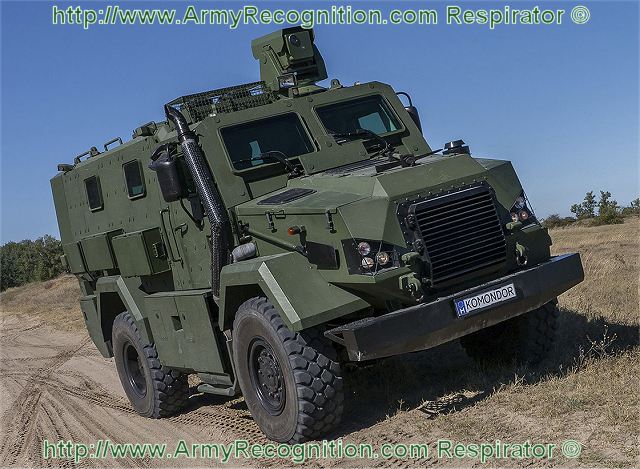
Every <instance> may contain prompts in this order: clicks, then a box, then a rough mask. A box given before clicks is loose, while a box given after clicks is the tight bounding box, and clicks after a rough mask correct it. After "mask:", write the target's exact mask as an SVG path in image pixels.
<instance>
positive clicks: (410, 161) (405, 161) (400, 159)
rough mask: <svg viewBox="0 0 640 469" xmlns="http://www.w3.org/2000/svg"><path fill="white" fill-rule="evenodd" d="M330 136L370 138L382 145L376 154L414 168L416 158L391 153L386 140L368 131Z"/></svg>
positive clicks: (335, 133) (333, 133)
mask: <svg viewBox="0 0 640 469" xmlns="http://www.w3.org/2000/svg"><path fill="white" fill-rule="evenodd" d="M329 135H331V136H332V137H334V138H346V139H352V138H360V137H371V138H373V139H375V140H378V141H379V142H381V143H382V144H383V145H384V148H383V149H382V150H380V151H379V152H378V154H381V155H384V156H386V157H387V158H388V159H389V160H390V161H392V162H397V163H400V164H401V165H402V166H403V167H406V166H415V164H416V158H415V157H414V156H413V155H411V154H407V155H399V154H397V153H395V154H394V153H393V147H392V146H391V145H390V144H389V142H387V140H386V139H384V138H382V137H381V136H380V135H378V134H377V133H375V132H373V131H372V130H369V129H356V130H354V131H353V132H343V133H340V132H331V133H330V134H329Z"/></svg>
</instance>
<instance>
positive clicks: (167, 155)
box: [149, 143, 185, 202]
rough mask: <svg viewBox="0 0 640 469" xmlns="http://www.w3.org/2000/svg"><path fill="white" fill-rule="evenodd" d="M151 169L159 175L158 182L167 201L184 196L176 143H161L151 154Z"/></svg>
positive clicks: (173, 200)
mask: <svg viewBox="0 0 640 469" xmlns="http://www.w3.org/2000/svg"><path fill="white" fill-rule="evenodd" d="M149 169H150V170H151V171H155V172H156V174H157V175H158V184H159V185H160V191H161V192H162V197H163V198H164V200H165V202H175V201H176V200H179V199H180V198H182V197H183V196H184V193H185V190H184V187H183V185H182V180H181V179H180V173H179V171H178V164H177V160H176V147H175V144H173V145H172V144H170V143H168V144H165V145H160V146H159V147H158V148H156V150H155V151H154V152H153V154H152V155H151V161H150V162H149Z"/></svg>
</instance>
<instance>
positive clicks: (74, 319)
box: [0, 275, 85, 331]
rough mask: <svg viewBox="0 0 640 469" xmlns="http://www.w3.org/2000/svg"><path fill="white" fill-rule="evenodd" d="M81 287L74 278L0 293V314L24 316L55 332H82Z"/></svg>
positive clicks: (34, 284)
mask: <svg viewBox="0 0 640 469" xmlns="http://www.w3.org/2000/svg"><path fill="white" fill-rule="evenodd" d="M80 296H81V294H80V286H79V285H78V280H77V279H76V278H75V276H73V275H62V276H60V277H58V278H54V279H52V280H47V281H46V282H34V283H29V284H27V285H23V286H21V287H16V288H9V289H8V290H6V291H4V292H2V293H0V310H1V311H2V315H6V314H26V315H29V316H31V317H35V318H37V319H39V320H41V321H43V322H45V323H46V324H48V325H50V326H52V327H55V328H57V329H62V330H69V331H79V330H83V329H84V327H85V326H84V320H83V319H82V312H81V311H80Z"/></svg>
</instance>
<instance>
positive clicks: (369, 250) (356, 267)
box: [342, 239, 400, 275]
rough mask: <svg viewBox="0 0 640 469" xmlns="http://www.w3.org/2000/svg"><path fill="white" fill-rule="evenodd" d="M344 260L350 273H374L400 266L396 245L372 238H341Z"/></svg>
mask: <svg viewBox="0 0 640 469" xmlns="http://www.w3.org/2000/svg"><path fill="white" fill-rule="evenodd" d="M342 246H343V249H344V255H345V260H346V262H347V267H348V269H349V273H350V274H360V275H375V274H376V273H377V272H379V271H381V270H388V269H392V268H394V267H399V266H400V257H399V254H398V250H397V248H396V246H394V245H392V244H389V243H385V242H381V241H372V240H368V239H367V240H363V239H343V240H342Z"/></svg>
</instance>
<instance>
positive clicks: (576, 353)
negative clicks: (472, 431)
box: [181, 309, 640, 438]
mask: <svg viewBox="0 0 640 469" xmlns="http://www.w3.org/2000/svg"><path fill="white" fill-rule="evenodd" d="M639 342H640V341H639V334H638V327H637V326H633V325H628V324H621V323H615V322H611V321H609V320H607V319H605V318H603V317H596V318H588V317H587V316H585V314H581V313H578V312H575V311H571V310H566V309H563V310H562V312H561V315H560V321H559V327H558V341H557V344H556V347H555V349H554V350H553V352H552V353H551V354H550V356H549V358H547V359H546V360H545V361H544V362H543V363H541V364H539V365H537V366H535V367H531V366H517V365H515V364H511V365H508V364H507V365H490V364H489V365H487V364H484V365H481V364H478V363H475V362H474V361H473V360H471V359H470V358H468V357H467V356H466V354H465V352H464V350H463V349H462V347H461V346H460V344H459V342H458V341H457V340H454V341H452V342H449V343H446V344H443V345H441V346H439V347H436V348H433V349H430V350H425V351H423V352H416V353H412V354H407V355H401V356H397V357H392V358H389V359H385V360H381V361H378V362H376V363H372V364H370V365H368V366H364V367H357V368H351V367H347V369H346V370H345V372H344V375H345V384H346V387H345V414H344V417H343V420H342V424H341V425H340V427H339V428H338V429H336V431H335V432H334V433H332V434H330V435H327V437H328V438H339V437H343V436H345V435H347V434H349V433H352V432H355V431H358V430H362V429H364V428H368V427H370V426H372V425H374V424H376V423H378V422H381V421H383V420H385V419H386V418H387V417H389V416H391V415H394V414H395V413H397V412H398V411H399V410H404V411H406V410H413V409H417V410H419V411H420V412H422V413H423V414H424V416H425V418H434V417H436V416H438V415H442V414H447V413H451V412H457V411H460V410H462V409H465V408H467V407H470V406H473V405H475V404H476V403H477V402H480V401H482V400H484V399H486V398H487V397H489V396H490V395H491V394H492V393H493V392H494V390H496V389H499V388H500V387H501V386H503V385H507V384H509V383H512V382H513V379H514V376H516V375H517V376H518V377H520V378H522V379H523V382H524V384H535V383H537V382H539V381H541V380H543V379H546V378H548V377H552V376H556V377H559V376H563V375H566V374H567V373H568V372H569V371H570V370H572V369H574V368H575V367H576V366H580V364H581V361H584V359H585V357H587V356H588V357H589V358H595V359H598V358H600V357H603V356H608V355H612V354H616V353H619V352H622V351H625V350H629V349H631V348H633V347H636V346H638V345H639ZM463 390H474V392H473V393H472V395H469V394H471V393H464V394H463ZM191 393H192V396H191V398H190V399H189V405H188V406H187V407H186V408H184V409H183V411H182V412H181V413H188V412H191V411H194V410H196V409H199V408H201V407H208V406H212V407H213V406H219V405H225V406H227V407H228V408H229V409H232V410H235V411H238V418H244V419H251V416H250V414H249V413H248V409H247V406H246V404H245V402H244V400H243V399H241V398H238V397H231V398H230V397H225V396H216V395H211V394H203V393H200V392H198V391H197V386H192V387H191ZM212 411H213V412H214V413H215V410H212Z"/></svg>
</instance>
